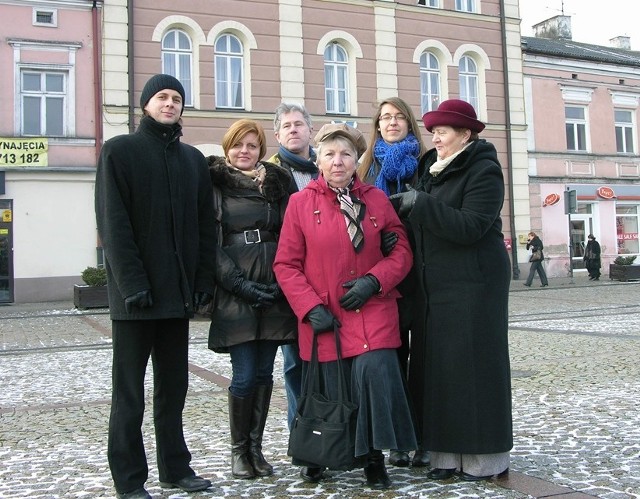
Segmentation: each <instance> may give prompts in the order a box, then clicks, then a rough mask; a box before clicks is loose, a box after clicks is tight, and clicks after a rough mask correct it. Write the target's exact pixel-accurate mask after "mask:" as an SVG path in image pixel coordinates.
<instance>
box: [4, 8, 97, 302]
mask: <svg viewBox="0 0 640 499" xmlns="http://www.w3.org/2000/svg"><path fill="white" fill-rule="evenodd" d="M99 11H100V4H98V3H96V2H93V3H92V2H87V1H79V0H78V1H61V0H60V1H28V0H11V1H5V0H0V18H2V22H1V23H0V88H2V98H1V99H0V112H1V113H2V116H3V118H4V119H3V120H2V122H0V213H2V221H1V222H0V303H6V302H12V301H19V302H29V301H46V300H55V299H70V297H71V296H72V287H73V284H74V283H78V282H80V279H79V276H80V272H81V271H82V270H83V269H84V268H85V267H86V266H89V265H93V266H95V265H96V230H95V215H94V212H93V205H92V199H93V183H94V178H95V164H96V155H97V152H98V148H97V147H96V144H99V143H100V142H101V138H100V133H101V132H100V130H101V128H102V117H101V115H100V112H99V109H100V107H99V101H100V94H101V92H100V86H99V84H97V82H98V75H99V66H98V65H99V62H100V55H99V52H98V51H97V49H98V48H99V46H100V43H101V34H100V25H101V18H102V15H101V13H100V12H99Z"/></svg>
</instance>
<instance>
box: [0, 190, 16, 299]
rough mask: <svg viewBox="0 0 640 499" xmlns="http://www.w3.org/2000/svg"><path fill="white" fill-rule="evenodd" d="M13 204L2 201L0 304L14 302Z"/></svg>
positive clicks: (0, 204) (6, 200)
mask: <svg viewBox="0 0 640 499" xmlns="http://www.w3.org/2000/svg"><path fill="white" fill-rule="evenodd" d="M12 206H13V202H12V200H11V199H0V215H1V218H0V303H12V302H13V208H12Z"/></svg>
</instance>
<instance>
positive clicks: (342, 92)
mask: <svg viewBox="0 0 640 499" xmlns="http://www.w3.org/2000/svg"><path fill="white" fill-rule="evenodd" d="M324 94H325V106H326V110H327V113H336V114H349V59H348V57H347V52H346V50H345V49H344V48H342V47H341V46H340V45H339V44H338V43H330V44H329V45H327V47H326V48H325V50H324Z"/></svg>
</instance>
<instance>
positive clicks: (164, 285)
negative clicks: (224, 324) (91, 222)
mask: <svg viewBox="0 0 640 499" xmlns="http://www.w3.org/2000/svg"><path fill="white" fill-rule="evenodd" d="M181 135H182V131H181V127H180V125H177V124H176V125H173V126H167V125H163V124H161V123H158V122H157V121H155V120H153V119H152V118H150V117H145V118H143V119H142V121H141V123H140V126H139V127H138V130H137V131H136V132H135V133H133V134H130V135H120V136H118V137H114V138H112V139H110V140H108V141H107V142H105V144H104V146H103V148H102V151H101V155H100V161H99V162H98V169H97V174H96V196H95V209H96V220H97V225H98V233H99V234H100V238H101V240H102V246H103V248H104V253H105V257H106V262H105V267H106V269H107V282H108V287H109V290H108V293H109V312H110V314H111V318H112V319H114V320H138V319H167V318H183V317H191V316H192V315H193V312H194V311H193V301H192V300H193V294H194V292H195V291H202V292H207V293H209V294H213V289H214V269H213V266H214V258H213V255H214V254H215V248H216V240H215V221H214V219H213V213H212V210H211V206H212V203H213V201H212V199H213V198H212V194H211V181H210V180H209V175H208V170H207V162H206V161H205V158H204V156H203V155H202V153H201V152H200V151H198V150H197V149H196V148H195V147H192V146H190V145H187V144H183V143H181V142H180V136H181ZM145 289H150V290H151V296H152V298H153V306H152V307H149V308H145V309H138V308H135V307H134V309H133V311H132V312H131V313H127V312H126V310H125V306H124V299H125V298H126V297H127V296H131V295H133V294H135V293H138V292H139V291H144V290H145Z"/></svg>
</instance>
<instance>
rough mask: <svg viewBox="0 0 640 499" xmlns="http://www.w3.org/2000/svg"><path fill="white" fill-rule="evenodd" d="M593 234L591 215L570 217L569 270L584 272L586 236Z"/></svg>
mask: <svg viewBox="0 0 640 499" xmlns="http://www.w3.org/2000/svg"><path fill="white" fill-rule="evenodd" d="M592 233H593V218H592V216H591V214H574V215H571V256H572V260H571V268H572V269H573V270H586V269H585V266H584V259H583V258H584V249H585V247H586V246H587V236H588V235H589V234H592Z"/></svg>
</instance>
